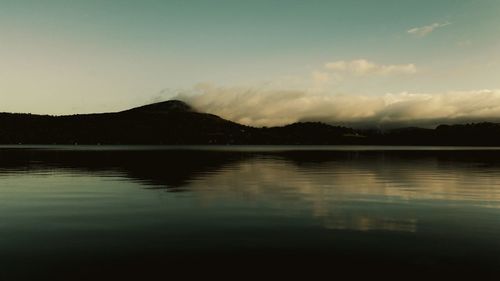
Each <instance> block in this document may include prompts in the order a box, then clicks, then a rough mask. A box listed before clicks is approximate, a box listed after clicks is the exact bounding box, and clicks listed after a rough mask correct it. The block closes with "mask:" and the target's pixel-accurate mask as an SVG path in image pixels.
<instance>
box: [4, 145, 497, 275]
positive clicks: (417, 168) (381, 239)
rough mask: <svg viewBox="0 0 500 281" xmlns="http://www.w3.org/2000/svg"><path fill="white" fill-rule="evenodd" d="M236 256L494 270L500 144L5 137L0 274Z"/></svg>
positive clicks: (258, 262) (137, 267)
mask: <svg viewBox="0 0 500 281" xmlns="http://www.w3.org/2000/svg"><path fill="white" fill-rule="evenodd" d="M228 261H232V262H233V263H234V262H235V261H241V262H242V263H245V264H246V265H251V268H253V269H256V268H259V266H265V265H269V261H273V263H276V264H278V263H280V264H284V265H285V266H286V265H287V264H297V263H299V264H301V265H308V264H309V265H310V264H323V263H327V264H328V266H329V268H331V269H333V270H334V269H335V268H336V267H337V268H338V269H346V268H356V267H358V269H360V268H364V267H366V266H371V267H373V268H384V270H397V269H401V270H403V271H406V270H435V269H440V270H441V269H443V270H449V271H451V272H455V271H456V270H457V269H460V270H464V269H466V270H470V271H474V272H475V273H476V274H486V273H490V272H495V271H497V270H498V269H500V150H498V149H495V148H490V149H478V148H450V147H447V148H439V147H431V148H421V147H419V148H415V147H255V146H253V147H250V146H249V147H245V146H238V147H102V146H99V147H97V146H96V147H85V146H78V147H71V146H70V147H65V146H62V147H44V146H35V147H19V146H4V147H0V280H17V279H23V278H26V279H30V278H33V277H34V276H36V277H37V278H39V277H47V278H48V277H49V276H50V277H51V278H60V279H64V280H68V279H72V278H75V277H81V278H82V279H84V278H86V277H89V276H91V277H92V276H94V277H92V278H89V279H93V280H96V278H95V276H104V275H111V276H113V274H115V273H116V272H127V270H126V269H131V271H133V272H135V273H137V272H139V273H138V274H143V273H142V272H141V270H145V271H147V272H154V274H155V276H156V275H157V274H158V272H161V271H162V270H168V268H169V267H170V266H169V265H172V264H176V265H178V264H184V265H185V264H191V265H193V264H200V263H205V264H209V263H210V262H213V263H218V262H221V263H222V262H228ZM212 268H214V267H212ZM289 270H290V269H289ZM127 274H128V273H127ZM82 276H84V277H82ZM85 276H86V277H85ZM130 276H131V275H130Z"/></svg>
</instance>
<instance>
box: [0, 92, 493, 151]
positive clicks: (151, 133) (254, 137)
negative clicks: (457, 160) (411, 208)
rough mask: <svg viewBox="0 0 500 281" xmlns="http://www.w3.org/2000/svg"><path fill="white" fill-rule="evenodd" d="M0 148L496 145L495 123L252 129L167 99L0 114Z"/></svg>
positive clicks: (309, 124)
mask: <svg viewBox="0 0 500 281" xmlns="http://www.w3.org/2000/svg"><path fill="white" fill-rule="evenodd" d="M0 144H155V145H161V144H176V145H182V144H186V145H189V144H265V145H281V144H284V145H335V144H354V145H478V146H500V124H498V123H489V122H482V123H470V124H458V125H439V126H437V127H436V128H435V129H425V128H418V127H405V128H397V129H390V130H378V129H363V130H360V129H353V128H348V127H343V126H333V125H329V124H326V123H322V122H297V123H293V124H288V125H285V126H277V127H263V128H256V127H251V126H246V125H242V124H238V123H236V122H233V121H230V120H226V119H223V118H221V117H219V116H217V115H214V114H209V113H203V112H198V111H196V110H195V109H193V108H192V107H191V106H190V105H188V104H186V103H184V102H182V101H179V100H169V101H163V102H158V103H152V104H147V105H143V106H139V107H135V108H131V109H127V110H123V111H118V112H110V113H91V114H75V115H62V116H51V115H36V114H29V113H0Z"/></svg>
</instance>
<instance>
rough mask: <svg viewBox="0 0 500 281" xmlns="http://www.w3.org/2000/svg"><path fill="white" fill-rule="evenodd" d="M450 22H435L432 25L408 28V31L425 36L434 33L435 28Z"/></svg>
mask: <svg viewBox="0 0 500 281" xmlns="http://www.w3.org/2000/svg"><path fill="white" fill-rule="evenodd" d="M450 24H451V23H450V22H444V23H439V22H435V23H433V24H430V25H426V26H421V27H414V28H411V29H409V30H407V31H406V32H408V34H411V35H415V36H418V37H424V36H427V35H429V34H430V33H432V32H433V31H434V30H436V29H438V28H441V27H445V26H448V25H450Z"/></svg>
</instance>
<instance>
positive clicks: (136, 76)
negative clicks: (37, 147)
mask: <svg viewBox="0 0 500 281" xmlns="http://www.w3.org/2000/svg"><path fill="white" fill-rule="evenodd" d="M498 15H500V1H498V0H476V1H473V0H418V1H417V0H415V1H412V0H378V1H372V0H310V1H303V0H252V1H238V0H210V1H206V0H189V1H186V0H179V1H174V0H140V1H139V0H137V1H131V0H106V1H104V0H102V1H97V0H43V1H40V0H0V59H1V61H0V112H3V111H5V112H31V113H38V114H52V115H60V114H75V113H90V112H107V111H118V110H123V109H127V108H130V107H134V106H139V105H143V104H147V103H151V102H156V101H162V100H168V99H172V98H176V99H181V100H184V101H186V102H188V103H190V104H192V105H193V106H194V107H195V108H196V109H198V110H200V111H207V112H210V113H214V114H218V115H221V116H222V117H225V118H228V119H231V120H233V121H237V122H241V123H245V124H248V125H254V126H271V125H283V124H286V123H291V122H296V121H303V120H319V121H325V122H330V123H336V124H339V123H340V124H347V125H356V124H375V125H380V124H403V123H404V124H409V125H411V124H426V125H429V126H431V125H434V124H436V123H439V122H455V121H461V122H462V121H468V120H472V121H474V120H497V119H500V79H499V78H498V77H500V75H499V74H500V17H499V16H498Z"/></svg>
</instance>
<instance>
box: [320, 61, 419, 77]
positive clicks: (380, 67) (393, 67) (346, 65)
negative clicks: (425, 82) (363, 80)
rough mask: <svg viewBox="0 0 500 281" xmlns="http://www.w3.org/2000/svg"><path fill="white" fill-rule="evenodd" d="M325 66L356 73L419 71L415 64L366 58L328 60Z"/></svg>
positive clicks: (386, 73) (406, 72) (334, 69)
mask: <svg viewBox="0 0 500 281" xmlns="http://www.w3.org/2000/svg"><path fill="white" fill-rule="evenodd" d="M325 68H326V69H328V70H331V71H336V72H344V73H352V74H356V75H370V74H373V75H389V74H413V73H416V72H417V67H416V66H415V65H414V64H390V65H384V64H377V63H375V62H372V61H369V60H365V59H357V60H352V61H343V60H341V61H335V62H328V63H326V64H325Z"/></svg>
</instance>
